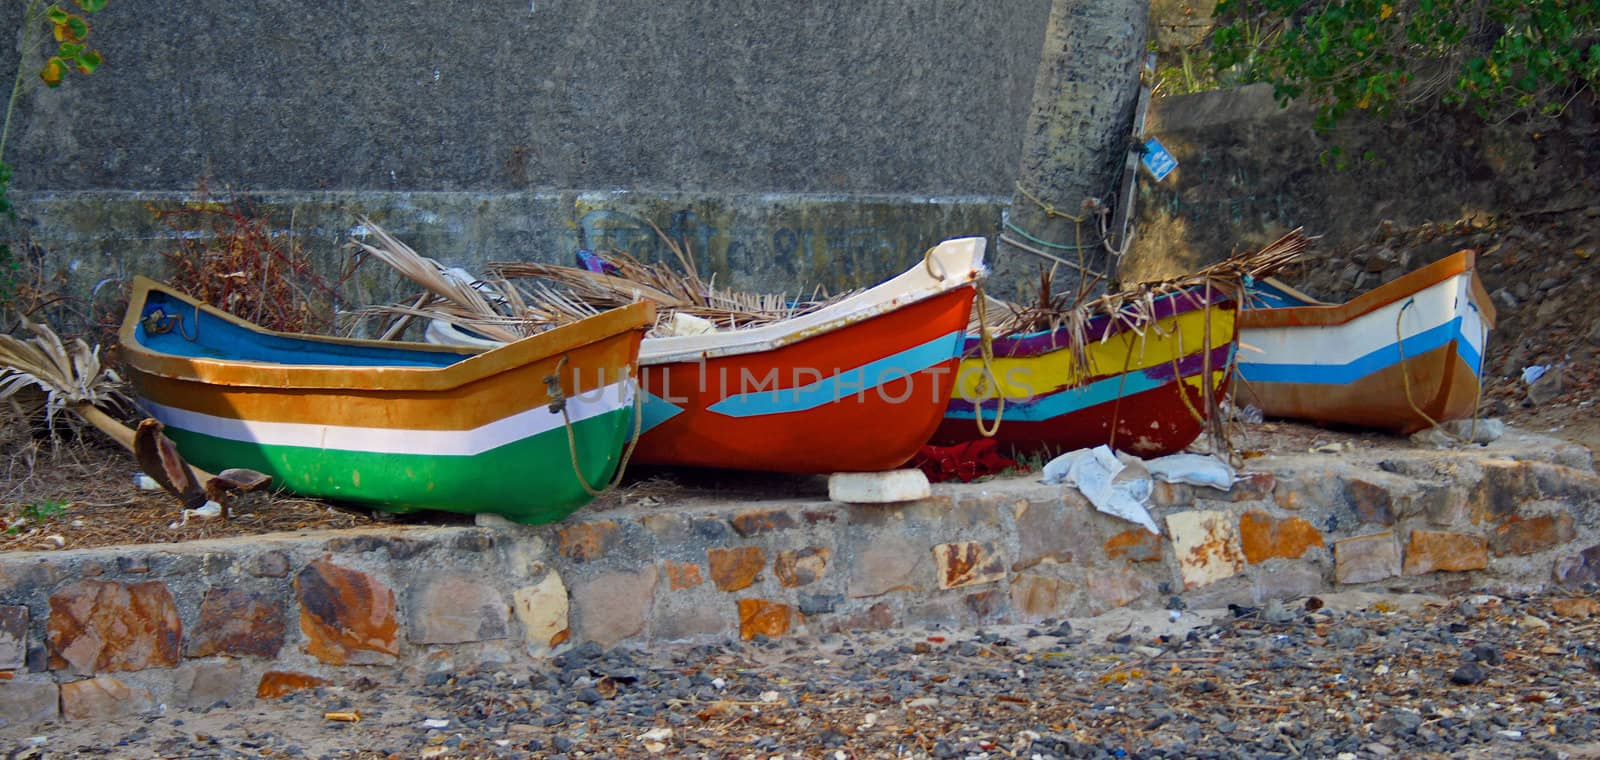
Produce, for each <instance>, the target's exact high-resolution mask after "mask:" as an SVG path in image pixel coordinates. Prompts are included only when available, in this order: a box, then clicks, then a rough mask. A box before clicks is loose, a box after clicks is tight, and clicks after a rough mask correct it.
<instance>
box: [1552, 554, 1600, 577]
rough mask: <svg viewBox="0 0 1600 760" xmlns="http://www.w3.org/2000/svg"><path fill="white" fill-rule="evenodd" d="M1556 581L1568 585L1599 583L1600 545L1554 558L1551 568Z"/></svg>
mask: <svg viewBox="0 0 1600 760" xmlns="http://www.w3.org/2000/svg"><path fill="white" fill-rule="evenodd" d="M1551 570H1552V572H1553V573H1554V575H1555V579H1556V583H1559V584H1561V585H1563V586H1568V587H1577V586H1582V585H1584V584H1586V583H1600V545H1596V546H1591V547H1589V548H1587V549H1584V550H1583V551H1581V552H1578V553H1577V554H1569V555H1567V556H1565V557H1562V558H1561V559H1559V560H1556V563H1555V566H1554V567H1552V568H1551Z"/></svg>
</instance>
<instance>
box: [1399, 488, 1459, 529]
mask: <svg viewBox="0 0 1600 760" xmlns="http://www.w3.org/2000/svg"><path fill="white" fill-rule="evenodd" d="M1411 507H1412V510H1414V511H1416V512H1417V513H1419V514H1421V515H1422V516H1423V517H1424V518H1426V519H1427V521H1428V524H1429V525H1433V526H1436V527H1440V528H1450V527H1458V526H1463V525H1466V524H1467V522H1468V521H1469V520H1471V519H1472V510H1471V507H1470V506H1469V504H1468V496H1467V491H1466V489H1464V488H1461V487H1460V486H1454V485H1449V486H1435V485H1431V484H1430V485H1425V486H1423V490H1422V492H1421V493H1419V494H1417V495H1416V496H1415V497H1413V499H1412V504H1411Z"/></svg>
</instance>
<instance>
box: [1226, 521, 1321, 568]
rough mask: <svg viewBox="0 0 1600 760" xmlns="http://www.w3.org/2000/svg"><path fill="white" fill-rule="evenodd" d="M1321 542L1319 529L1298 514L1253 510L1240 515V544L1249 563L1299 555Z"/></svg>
mask: <svg viewBox="0 0 1600 760" xmlns="http://www.w3.org/2000/svg"><path fill="white" fill-rule="evenodd" d="M1322 545H1323V543H1322V532H1321V531H1319V530H1317V528H1316V526H1314V525H1312V524H1311V523H1309V522H1307V521H1306V520H1303V519H1301V518H1299V517H1285V518H1277V517H1273V516H1272V515H1269V514H1267V513H1266V512H1258V511H1254V510H1252V511H1249V512H1246V513H1244V514H1243V515H1240V516H1239V546H1240V548H1241V549H1243V550H1244V558H1245V561H1247V562H1249V563H1250V564H1252V565H1256V564H1260V563H1262V562H1265V561H1267V560H1269V559H1298V558H1300V557H1301V556H1304V555H1305V553H1306V552H1308V551H1310V550H1311V549H1312V548H1314V547H1321V546H1322Z"/></svg>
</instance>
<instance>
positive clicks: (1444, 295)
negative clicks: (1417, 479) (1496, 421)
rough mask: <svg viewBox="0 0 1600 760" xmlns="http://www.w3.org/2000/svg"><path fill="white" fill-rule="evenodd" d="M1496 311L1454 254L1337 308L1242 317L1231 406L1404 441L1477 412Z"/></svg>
mask: <svg viewBox="0 0 1600 760" xmlns="http://www.w3.org/2000/svg"><path fill="white" fill-rule="evenodd" d="M1494 319H1495V313H1494V307H1493V305H1492V304H1491V303H1490V301H1489V298H1488V294H1487V293H1486V292H1485V291H1484V288H1483V284H1482V283H1481V282H1480V281H1479V279H1478V277H1477V272H1476V269H1475V266H1474V257H1473V255H1472V253H1470V252H1466V251H1463V252H1460V253H1457V254H1454V255H1452V256H1450V257H1447V258H1445V259H1442V260H1440V261H1438V262H1435V263H1434V264H1431V265H1429V266H1427V267H1423V268H1422V269H1419V270H1416V271H1414V272H1411V273H1409V274H1407V275H1405V276H1403V277H1401V278H1399V279H1397V280H1394V281H1392V282H1389V283H1386V284H1384V285H1382V286H1379V287H1378V288H1376V289H1374V290H1372V291H1369V292H1367V293H1364V294H1362V295H1361V296H1358V297H1357V298H1355V299H1352V300H1351V301H1349V302H1347V303H1344V304H1311V305H1305V306H1289V307H1280V308H1247V309H1246V310H1244V311H1242V312H1241V313H1240V318H1239V320H1240V341H1241V342H1242V343H1244V344H1245V346H1246V350H1245V351H1243V352H1242V353H1241V355H1240V358H1239V377H1240V380H1241V382H1240V385H1239V388H1238V389H1237V391H1236V395H1237V397H1238V403H1239V404H1241V405H1244V404H1251V405H1254V406H1256V407H1257V408H1259V409H1260V410H1261V411H1262V413H1263V414H1265V415H1267V416H1269V417H1279V418H1286V419H1298V420H1305V421H1308V422H1313V423H1317V424H1323V425H1349V426H1355V427H1364V428H1373V429H1379V430H1388V431H1391V432H1395V433H1400V434H1403V435H1408V434H1411V433H1414V432H1417V431H1419V430H1422V429H1425V428H1427V427H1429V426H1431V425H1432V424H1434V422H1443V421H1446V420H1456V419H1466V418H1469V417H1471V416H1472V415H1473V414H1474V413H1475V411H1476V409H1477V405H1478V401H1479V397H1480V391H1481V387H1482V386H1481V383H1482V379H1481V378H1482V371H1483V351H1484V344H1485V342H1486V340H1487V338H1488V332H1489V330H1490V329H1492V328H1493V325H1494Z"/></svg>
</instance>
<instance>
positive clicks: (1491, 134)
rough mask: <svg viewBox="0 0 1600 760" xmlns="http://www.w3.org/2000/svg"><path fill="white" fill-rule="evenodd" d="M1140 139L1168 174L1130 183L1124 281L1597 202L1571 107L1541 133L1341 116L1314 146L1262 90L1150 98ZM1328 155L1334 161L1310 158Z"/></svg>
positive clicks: (1586, 129) (1585, 142)
mask: <svg viewBox="0 0 1600 760" xmlns="http://www.w3.org/2000/svg"><path fill="white" fill-rule="evenodd" d="M1580 100H1581V99H1580ZM1146 127H1147V129H1146V131H1147V134H1148V135H1151V136H1154V137H1156V138H1158V139H1160V140H1161V142H1162V144H1163V145H1165V146H1166V148H1167V149H1168V150H1169V151H1171V152H1172V153H1173V154H1174V155H1175V156H1176V157H1177V158H1178V161H1179V166H1178V168H1177V169H1176V170H1175V171H1174V172H1173V173H1172V175H1171V176H1169V177H1168V178H1167V179H1165V180H1163V181H1162V182H1159V183H1157V182H1154V181H1152V180H1151V178H1150V175H1149V173H1148V172H1142V173H1141V175H1140V178H1139V193H1138V200H1137V203H1136V205H1135V219H1136V225H1137V232H1136V235H1135V237H1134V241H1133V249H1132V250H1131V251H1130V253H1129V254H1128V256H1127V258H1126V259H1125V260H1124V263H1123V267H1122V274H1123V278H1124V279H1125V280H1128V281H1137V280H1140V279H1152V278H1157V277H1164V276H1170V275H1173V274H1180V273H1185V272H1190V271H1193V270H1194V269H1197V268H1199V267H1200V266H1203V265H1205V264H1207V263H1210V262H1213V261H1216V260H1218V259H1220V258H1222V257H1224V256H1226V255H1228V254H1229V253H1231V252H1232V251H1234V250H1235V249H1237V248H1245V247H1248V246H1252V245H1260V244H1264V243H1266V242H1270V241H1271V240H1273V239H1275V238H1276V237H1278V236H1279V235H1281V234H1283V233H1284V232H1287V231H1289V230H1290V229H1293V228H1295V227H1300V226H1304V227H1305V228H1306V232H1307V233H1309V234H1312V235H1320V236H1323V239H1322V241H1320V243H1319V245H1320V246H1323V247H1326V248H1328V249H1338V248H1340V247H1348V246H1351V245H1354V244H1356V243H1361V242H1366V241H1368V240H1370V239H1371V238H1372V236H1373V234H1374V232H1375V231H1376V230H1377V229H1378V225H1379V223H1381V222H1383V221H1384V220H1391V221H1393V222H1394V223H1395V224H1397V225H1399V226H1401V227H1407V226H1411V225H1416V224H1421V223H1424V222H1449V221H1453V220H1456V219H1461V218H1465V217H1471V216H1475V215H1483V214H1488V215H1494V216H1498V215H1501V214H1505V213H1511V212H1526V211H1543V210H1549V209H1560V208H1566V207H1571V206H1583V205H1589V204H1592V203H1593V202H1594V198H1595V197H1596V195H1597V194H1600V179H1596V178H1597V177H1600V121H1597V118H1596V114H1595V113H1594V110H1593V108H1592V107H1591V106H1589V105H1587V104H1585V103H1582V102H1576V103H1575V104H1574V106H1573V107H1572V108H1570V109H1568V111H1567V113H1566V114H1565V115H1564V116H1563V117H1562V118H1561V119H1560V120H1559V121H1558V122H1557V123H1556V124H1555V125H1553V126H1551V125H1541V126H1539V127H1536V128H1528V127H1523V126H1518V125H1514V124H1499V125H1484V124H1483V123H1482V122H1481V120H1479V119H1477V118H1475V117H1472V116H1461V115H1452V114H1449V113H1445V112H1440V113H1433V114H1429V115H1427V116H1426V117H1424V118H1419V119H1413V120H1411V121H1408V122H1406V123H1405V124H1404V126H1398V125H1395V124H1393V123H1391V122H1387V121H1371V122H1366V121H1362V120H1361V119H1360V118H1359V116H1354V117H1351V118H1350V119H1347V120H1346V123H1343V124H1341V125H1340V127H1339V129H1338V130H1337V131H1336V133H1334V134H1333V135H1331V136H1323V135H1319V134H1317V133H1316V132H1315V130H1313V128H1312V115H1311V112H1310V109H1309V108H1307V107H1304V106H1302V105H1294V106H1291V107H1290V108H1288V109H1284V108H1280V107H1279V105H1278V104H1277V103H1276V102H1275V101H1274V100H1273V98H1272V88H1271V86H1269V85H1264V84H1262V85H1251V86H1249V87H1244V88H1239V89H1234V90H1221V91H1215V92H1206V93H1199V94H1196V95H1184V96H1179V97H1171V98H1162V99H1158V100H1156V101H1154V102H1153V103H1152V104H1151V109H1150V115H1149V119H1148V120H1147V123H1146ZM1335 146H1337V147H1339V148H1341V149H1342V150H1343V155H1342V157H1340V158H1334V157H1329V158H1328V160H1324V157H1323V153H1324V151H1325V150H1327V149H1329V148H1331V147H1335ZM1368 151H1371V155H1370V157H1365V158H1364V154H1366V153H1367V152H1368ZM1341 162H1343V163H1346V164H1347V165H1346V166H1345V167H1344V168H1340V167H1339V166H1338V164H1339V163H1341Z"/></svg>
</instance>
